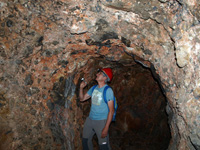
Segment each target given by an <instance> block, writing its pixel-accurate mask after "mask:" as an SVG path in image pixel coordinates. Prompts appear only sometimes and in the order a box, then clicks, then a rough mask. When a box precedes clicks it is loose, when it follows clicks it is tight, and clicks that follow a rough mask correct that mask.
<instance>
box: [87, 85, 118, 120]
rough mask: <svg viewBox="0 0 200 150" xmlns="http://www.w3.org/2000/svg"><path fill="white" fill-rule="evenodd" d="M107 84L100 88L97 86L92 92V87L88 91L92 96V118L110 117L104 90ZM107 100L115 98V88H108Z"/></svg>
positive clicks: (102, 118)
mask: <svg viewBox="0 0 200 150" xmlns="http://www.w3.org/2000/svg"><path fill="white" fill-rule="evenodd" d="M106 86H107V84H106V85H104V86H103V87H102V88H99V87H98V85H97V86H96V87H95V89H94V91H93V93H92V87H91V88H90V89H89V91H88V92H87V94H88V95H90V96H91V102H92V105H91V108H90V114H89V118H90V119H92V120H105V119H107V117H108V105H107V104H106V103H105V101H104V99H103V90H104V88H105V87H106ZM106 99H107V101H110V100H114V94H113V90H112V89H111V88H108V89H107V91H106Z"/></svg>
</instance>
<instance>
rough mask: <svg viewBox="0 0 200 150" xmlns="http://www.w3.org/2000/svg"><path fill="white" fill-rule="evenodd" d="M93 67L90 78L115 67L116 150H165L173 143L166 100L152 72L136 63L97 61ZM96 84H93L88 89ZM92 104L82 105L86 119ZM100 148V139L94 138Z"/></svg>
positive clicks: (112, 139)
mask: <svg viewBox="0 0 200 150" xmlns="http://www.w3.org/2000/svg"><path fill="white" fill-rule="evenodd" d="M91 62H92V63H89V64H88V65H89V66H90V67H91V72H90V75H91V78H94V76H95V69H97V68H99V67H108V66H109V67H112V68H113V72H114V78H113V81H112V83H110V86H111V87H112V88H113V90H114V92H115V96H116V98H117V102H118V105H119V107H118V111H117V117H116V122H113V123H112V124H111V126H110V132H109V133H110V143H111V147H112V149H113V150H166V149H167V148H168V145H169V141H170V138H171V136H170V129H169V126H168V116H167V114H166V111H165V107H166V99H165V97H164V95H163V93H162V92H161V89H160V88H159V85H158V83H157V82H156V81H155V80H154V79H153V77H152V74H151V72H150V70H149V69H146V68H143V67H142V66H141V65H139V64H135V63H132V64H131V63H128V64H127V62H125V64H124V63H122V64H121V63H116V62H109V61H105V60H104V59H95V60H94V61H91ZM93 84H95V81H94V80H93V81H91V82H90V83H89V85H88V88H89V87H90V86H92V85H93ZM89 109H90V102H86V103H85V104H84V106H83V113H84V118H85V117H86V116H87V115H88V113H89ZM93 142H94V145H95V148H96V149H98V148H97V147H98V146H97V138H96V137H94V140H93Z"/></svg>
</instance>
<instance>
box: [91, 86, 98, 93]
mask: <svg viewBox="0 0 200 150" xmlns="http://www.w3.org/2000/svg"><path fill="white" fill-rule="evenodd" d="M96 87H97V85H94V86H93V87H92V93H93V91H94V89H95V88H96Z"/></svg>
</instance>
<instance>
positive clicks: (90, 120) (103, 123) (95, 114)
mask: <svg viewBox="0 0 200 150" xmlns="http://www.w3.org/2000/svg"><path fill="white" fill-rule="evenodd" d="M112 77H113V73H112V70H111V69H110V68H103V69H99V71H98V73H97V74H96V81H97V83H98V85H97V86H93V87H91V88H90V89H89V90H88V92H87V93H86V94H84V93H83V89H84V87H85V86H86V85H87V83H86V82H84V81H83V82H81V84H80V91H79V97H80V101H85V100H88V99H89V98H90V97H91V103H92V104H91V108H90V113H89V117H87V119H86V121H85V124H84V128H83V138H82V144H83V150H93V144H92V138H93V136H94V134H95V133H96V135H97V138H98V143H99V147H100V150H109V149H110V145H109V134H108V130H109V126H110V123H111V121H112V118H113V114H114V101H113V100H114V94H113V90H112V89H111V88H108V89H107V91H106V99H107V101H108V102H107V104H106V103H105V101H104V98H103V91H104V88H105V87H106V86H107V82H110V81H111V80H112Z"/></svg>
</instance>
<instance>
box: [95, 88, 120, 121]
mask: <svg viewBox="0 0 200 150" xmlns="http://www.w3.org/2000/svg"><path fill="white" fill-rule="evenodd" d="M96 86H97V85H94V86H93V87H92V93H93V91H94V89H95V88H96ZM108 88H111V87H110V86H108V85H107V86H106V87H105V88H104V90H103V99H104V101H105V103H106V104H107V106H108V101H107V99H106V91H107V89H108ZM117 108H118V105H117V100H116V98H115V96H114V114H113V118H112V121H115V120H116V119H115V117H116V113H117Z"/></svg>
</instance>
